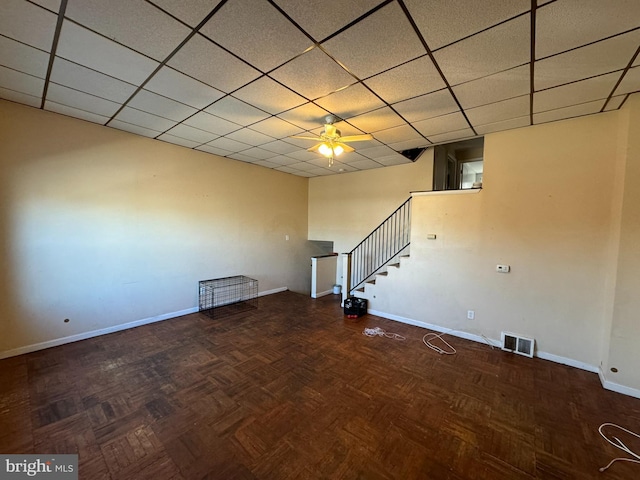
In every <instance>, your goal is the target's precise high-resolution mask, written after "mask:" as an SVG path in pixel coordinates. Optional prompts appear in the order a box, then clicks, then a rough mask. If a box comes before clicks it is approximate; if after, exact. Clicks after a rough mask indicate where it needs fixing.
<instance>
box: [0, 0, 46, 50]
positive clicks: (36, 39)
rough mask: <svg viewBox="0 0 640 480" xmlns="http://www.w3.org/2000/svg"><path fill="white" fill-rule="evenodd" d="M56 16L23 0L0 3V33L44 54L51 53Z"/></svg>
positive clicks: (7, 0) (5, 0)
mask: <svg viewBox="0 0 640 480" xmlns="http://www.w3.org/2000/svg"><path fill="white" fill-rule="evenodd" d="M57 21H58V17H57V15H54V14H53V13H51V12H49V11H47V10H45V9H44V8H41V7H38V6H36V5H33V4H31V3H29V2H25V1H24V0H2V1H1V2H0V32H2V35H4V36H7V37H9V38H12V39H14V40H18V41H19V42H22V43H26V44H27V45H31V46H32V47H36V48H39V49H41V50H44V51H46V52H50V51H51V45H52V43H53V35H54V33H55V31H56V22H57Z"/></svg>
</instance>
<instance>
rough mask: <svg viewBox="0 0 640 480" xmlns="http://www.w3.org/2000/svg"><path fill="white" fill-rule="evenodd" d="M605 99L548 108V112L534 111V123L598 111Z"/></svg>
mask: <svg viewBox="0 0 640 480" xmlns="http://www.w3.org/2000/svg"><path fill="white" fill-rule="evenodd" d="M603 105H604V100H596V101H594V102H587V103H582V104H579V105H571V106H570V107H565V108H558V109H556V110H548V111H546V112H541V113H534V114H533V123H535V124H538V123H546V122H553V121H556V120H563V119H565V118H572V117H580V116H582V115H589V114H592V113H598V112H599V111H600V109H601V108H602V106H603Z"/></svg>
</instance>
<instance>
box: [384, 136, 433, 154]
mask: <svg viewBox="0 0 640 480" xmlns="http://www.w3.org/2000/svg"><path fill="white" fill-rule="evenodd" d="M429 144H431V142H429V141H427V140H425V139H424V138H422V137H420V140H408V141H406V142H398V143H390V144H389V146H390V147H391V148H393V149H394V150H395V151H396V152H402V151H404V150H410V149H412V148H419V147H425V146H427V145H429Z"/></svg>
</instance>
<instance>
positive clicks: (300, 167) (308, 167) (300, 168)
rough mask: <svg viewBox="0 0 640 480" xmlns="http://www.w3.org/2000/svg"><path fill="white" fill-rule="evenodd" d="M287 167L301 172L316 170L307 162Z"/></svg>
mask: <svg viewBox="0 0 640 480" xmlns="http://www.w3.org/2000/svg"><path fill="white" fill-rule="evenodd" d="M288 167H289V168H293V169H295V170H298V171H303V172H306V171H308V170H313V169H315V168H317V167H316V166H315V165H313V164H311V163H307V162H299V163H291V164H289V165H288Z"/></svg>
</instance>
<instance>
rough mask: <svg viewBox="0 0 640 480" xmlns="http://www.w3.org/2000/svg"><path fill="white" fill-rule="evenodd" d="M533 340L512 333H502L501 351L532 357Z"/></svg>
mask: <svg viewBox="0 0 640 480" xmlns="http://www.w3.org/2000/svg"><path fill="white" fill-rule="evenodd" d="M534 344H535V340H534V339H533V338H527V337H522V336H520V335H515V334H513V333H507V332H502V350H506V351H507V352H512V353H518V354H520V355H526V356H527V357H533V347H534Z"/></svg>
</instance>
